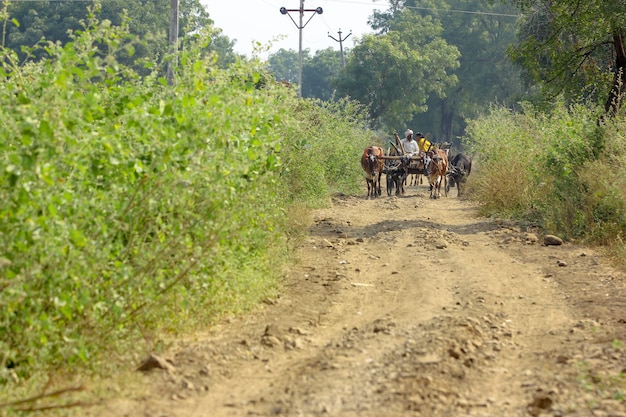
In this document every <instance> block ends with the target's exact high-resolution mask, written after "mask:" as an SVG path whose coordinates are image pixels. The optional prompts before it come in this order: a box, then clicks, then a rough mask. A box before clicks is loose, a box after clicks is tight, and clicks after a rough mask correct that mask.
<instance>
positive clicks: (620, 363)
mask: <svg viewBox="0 0 626 417" xmlns="http://www.w3.org/2000/svg"><path fill="white" fill-rule="evenodd" d="M476 213H477V212H476V208H475V207H474V206H473V205H472V204H471V203H469V202H467V201H462V200H460V199H458V198H457V197H456V190H454V189H453V190H452V192H451V195H450V196H448V197H443V198H441V199H439V200H431V199H429V198H428V192H427V188H426V187H425V186H418V187H409V188H408V190H407V195H406V196H403V197H399V198H398V197H391V198H389V197H387V196H386V195H384V196H383V197H381V198H378V199H375V200H367V199H365V198H364V195H360V196H336V197H335V198H334V199H333V205H332V207H331V208H328V209H323V210H319V211H317V212H315V213H314V221H313V224H312V226H311V236H310V238H309V239H308V240H307V241H306V242H305V243H304V244H303V246H302V248H301V260H300V262H299V263H298V264H297V265H294V266H293V268H292V269H291V270H290V271H289V273H288V274H287V275H286V276H285V290H284V293H283V294H282V295H281V297H280V298H278V299H276V300H267V303H266V304H265V305H264V306H263V307H262V308H259V309H258V311H255V312H254V313H253V314H250V315H248V316H246V317H241V318H237V319H233V320H230V321H229V322H225V323H223V324H221V325H220V326H217V327H216V328H214V329H211V330H210V331H209V332H207V333H206V334H198V335H195V336H194V337H193V338H190V339H189V340H186V341H180V343H179V345H178V347H177V348H176V349H174V350H172V351H171V352H169V353H168V354H167V355H164V359H167V360H168V361H169V362H168V364H167V366H166V368H167V369H155V370H152V371H150V372H145V373H141V376H140V378H141V382H142V383H141V386H142V387H143V388H142V389H141V390H139V391H138V392H136V393H124V394H121V395H120V396H119V397H118V399H116V400H115V401H106V402H105V405H103V406H101V407H96V408H93V409H91V412H93V413H94V415H99V416H132V417H134V416H159V417H164V416H169V417H174V416H180V417H182V416H185V417H191V416H198V417H200V416H216V417H219V416H248V415H255V416H294V417H295V416H341V417H347V416H363V417H381V416H527V415H532V416H538V415H551V416H607V417H608V416H615V417H617V416H620V417H625V416H626V400H625V397H626V378H625V376H624V374H625V373H626V347H625V346H626V345H624V344H623V343H622V342H626V293H625V291H624V289H625V287H626V276H625V274H624V273H621V272H616V271H613V270H611V268H609V267H608V266H607V264H606V263H605V261H604V260H603V259H602V258H601V257H600V256H599V255H597V254H596V253H594V252H593V251H592V250H590V249H587V248H583V247H577V246H573V245H570V244H567V243H566V244H563V245H560V246H545V245H543V236H539V235H537V234H536V232H535V231H533V230H522V229H520V228H519V227H517V226H515V225H513V224H510V223H506V222H499V221H496V220H492V219H484V218H479V217H478V216H477V214H476ZM620 341H621V342H620ZM138 374H140V373H139V372H138Z"/></svg>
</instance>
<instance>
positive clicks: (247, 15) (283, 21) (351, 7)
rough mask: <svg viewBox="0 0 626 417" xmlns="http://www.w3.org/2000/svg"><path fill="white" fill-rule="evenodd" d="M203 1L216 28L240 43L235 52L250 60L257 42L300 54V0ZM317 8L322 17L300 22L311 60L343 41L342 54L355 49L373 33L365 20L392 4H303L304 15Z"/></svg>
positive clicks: (337, 0) (326, 0)
mask: <svg viewBox="0 0 626 417" xmlns="http://www.w3.org/2000/svg"><path fill="white" fill-rule="evenodd" d="M201 2H202V4H204V5H205V6H206V8H207V10H208V12H209V16H210V18H211V19H212V20H213V22H214V23H215V26H216V27H218V28H220V29H222V31H223V34H224V35H226V36H228V37H229V38H230V39H231V40H236V43H235V47H234V49H235V52H237V53H240V54H245V55H247V56H248V57H251V56H252V54H253V50H254V48H253V46H252V44H253V42H260V43H261V44H262V45H265V46H267V45H269V44H270V43H271V45H272V46H271V48H270V53H271V52H276V51H277V50H279V49H281V48H284V49H287V50H289V49H291V50H294V51H296V52H297V51H298V50H299V42H300V40H299V37H300V30H299V29H298V26H299V24H300V14H299V12H298V11H299V9H300V0H201ZM281 7H285V8H286V9H288V10H294V11H290V12H288V14H287V15H283V14H281V13H280V8H281ZM318 7H321V8H322V10H323V13H322V14H317V13H315V12H304V17H303V21H302V24H303V25H304V28H303V29H302V49H303V50H305V49H309V50H310V51H311V55H314V54H315V51H317V50H320V49H326V48H333V49H336V50H339V48H340V42H339V41H340V40H341V43H342V44H343V48H344V49H345V48H352V47H353V46H354V41H355V40H356V39H359V38H360V37H361V36H362V35H363V34H365V33H372V32H373V31H372V28H370V27H369V26H368V24H367V20H368V18H369V16H371V14H372V12H373V11H374V10H380V11H385V10H387V8H388V2H387V0H377V1H375V2H374V1H372V0H304V9H305V10H308V9H317V8H318ZM290 17H291V18H293V20H294V21H295V23H294V21H292V20H291V18H290ZM309 18H310V20H309ZM307 21H308V23H307ZM339 31H341V36H340V35H339ZM351 32H352V33H351ZM328 35H331V36H332V37H334V38H335V39H332V38H330V37H329V36H328ZM279 36H283V37H284V39H283V40H280V41H278V40H274V39H275V38H277V37H279ZM259 57H261V58H267V52H261V53H260V54H259Z"/></svg>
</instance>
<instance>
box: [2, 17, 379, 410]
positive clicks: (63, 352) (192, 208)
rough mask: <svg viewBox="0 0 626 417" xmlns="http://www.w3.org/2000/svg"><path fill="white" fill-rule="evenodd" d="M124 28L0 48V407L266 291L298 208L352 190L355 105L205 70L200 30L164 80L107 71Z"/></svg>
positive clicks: (361, 140)
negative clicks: (24, 58)
mask: <svg viewBox="0 0 626 417" xmlns="http://www.w3.org/2000/svg"><path fill="white" fill-rule="evenodd" d="M127 35H128V31H127V28H125V27H124V26H121V27H116V26H112V25H110V24H109V23H108V22H106V21H103V22H97V21H96V20H95V18H94V17H93V16H92V17H91V18H90V20H89V23H88V24H87V25H86V27H85V29H84V30H82V31H79V32H76V33H75V34H74V35H73V37H72V39H71V41H70V42H68V43H66V44H64V45H61V44H52V43H41V44H39V45H38V46H36V47H35V48H34V49H33V52H34V51H37V55H45V58H44V59H40V60H37V61H33V62H27V63H25V64H21V63H19V62H18V57H17V55H16V54H15V53H14V52H13V51H11V50H9V49H2V50H1V51H0V54H1V56H0V59H1V63H2V66H1V67H0V75H1V76H2V78H3V83H2V86H1V87H0V118H1V119H2V120H3V123H2V124H1V126H0V201H2V205H1V206H0V386H1V387H3V388H2V389H0V403H3V402H6V401H9V400H10V399H11V398H12V395H15V391H14V390H19V391H20V392H21V393H22V394H21V396H22V397H23V396H27V394H28V392H30V391H35V392H39V391H38V390H37V387H42V386H43V384H49V383H50V380H49V378H50V377H51V376H52V375H57V376H58V374H59V372H61V373H62V375H60V376H58V377H59V378H62V379H65V378H69V379H68V381H71V380H72V378H71V375H74V374H75V373H77V374H80V373H83V372H96V373H100V372H107V369H106V368H105V365H106V364H115V365H114V366H115V367H117V366H118V365H119V364H120V363H122V364H127V365H128V366H131V367H132V366H136V365H137V362H138V360H139V359H140V358H143V355H145V353H146V352H149V351H158V350H159V349H160V348H161V347H162V343H163V338H162V337H161V335H167V334H177V333H180V332H185V331H192V330H194V329H198V328H203V327H205V326H207V325H209V324H211V323H213V322H214V321H215V320H216V319H218V318H220V317H224V316H225V315H229V314H238V313H241V312H242V311H245V310H246V309H248V308H249V307H250V306H253V305H255V304H256V303H258V302H260V301H261V300H263V299H266V298H269V297H273V296H275V295H276V292H277V291H278V289H279V288H280V284H281V282H280V280H281V275H282V266H283V265H284V263H285V262H286V261H287V260H289V256H290V254H291V249H292V248H293V245H294V242H297V239H298V238H299V237H300V236H302V235H303V228H304V227H306V226H308V224H307V223H306V219H305V218H303V213H306V210H307V209H308V208H310V207H316V206H321V205H324V204H327V203H328V196H329V194H330V193H333V192H344V193H355V192H360V187H361V186H362V175H361V172H360V166H359V159H358V157H355V155H357V154H358V153H359V152H360V150H362V149H363V148H364V147H365V146H366V144H369V143H371V139H372V138H371V137H369V136H368V133H367V132H366V130H365V122H364V120H363V119H362V117H361V115H360V112H361V109H360V108H359V107H358V106H356V105H355V104H354V103H351V102H349V101H340V102H337V103H332V104H329V103H321V102H317V101H313V100H298V99H297V97H296V92H295V90H294V89H292V88H286V87H285V86H283V85H282V84H278V83H276V82H274V80H273V77H272V76H271V74H269V73H268V72H267V71H266V70H265V69H263V67H262V65H261V64H260V63H259V62H255V61H238V62H236V63H235V64H233V65H231V66H230V67H228V69H220V68H218V66H217V65H216V62H217V59H216V57H215V56H214V54H211V53H207V52H206V50H205V49H204V46H205V45H206V44H207V43H208V41H209V38H208V37H204V36H201V35H199V36H197V39H196V42H194V43H193V44H188V45H187V46H186V50H185V52H184V53H182V54H181V55H180V56H179V62H180V65H179V66H178V67H177V70H176V71H177V73H176V82H175V84H174V85H173V86H170V85H168V83H167V82H166V80H165V79H164V78H163V77H162V76H161V75H159V74H160V72H159V68H158V67H157V66H156V64H155V63H151V62H149V61H146V64H147V65H148V66H147V68H150V65H152V70H151V72H150V73H149V74H148V75H145V76H139V75H138V74H137V72H136V71H135V70H134V69H132V68H131V67H129V66H126V65H124V64H122V63H121V62H119V61H118V60H117V58H116V57H117V56H119V55H121V54H126V55H132V53H133V46H132V43H129V42H126V41H125V40H126V39H127ZM348 138H349V139H350V140H348V141H347V140H346V139H348ZM17 408H19V407H17ZM5 411H6V408H5ZM0 413H1V412H0Z"/></svg>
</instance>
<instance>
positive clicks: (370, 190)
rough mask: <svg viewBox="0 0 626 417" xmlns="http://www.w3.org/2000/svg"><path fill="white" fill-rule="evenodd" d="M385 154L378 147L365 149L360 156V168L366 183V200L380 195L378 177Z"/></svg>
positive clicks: (380, 173)
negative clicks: (363, 172)
mask: <svg viewBox="0 0 626 417" xmlns="http://www.w3.org/2000/svg"><path fill="white" fill-rule="evenodd" d="M384 157H385V153H384V151H383V148H381V147H380V146H370V147H367V148H365V150H364V151H363V156H361V167H363V171H365V181H366V182H367V198H370V197H372V198H375V197H378V196H380V195H381V189H380V176H381V175H382V173H383V168H384V164H385V159H384Z"/></svg>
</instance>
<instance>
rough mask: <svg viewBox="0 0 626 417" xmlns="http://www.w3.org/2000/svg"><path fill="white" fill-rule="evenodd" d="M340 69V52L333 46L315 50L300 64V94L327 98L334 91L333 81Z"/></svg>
mask: <svg viewBox="0 0 626 417" xmlns="http://www.w3.org/2000/svg"><path fill="white" fill-rule="evenodd" d="M347 53H348V52H347V51H346V54H347ZM341 70H342V68H341V52H339V51H337V50H334V49H333V48H327V49H322V50H319V51H316V52H315V55H314V56H313V58H311V59H309V60H307V61H306V64H303V65H302V96H303V97H310V98H318V99H320V100H329V99H330V98H331V97H332V96H333V92H334V87H333V82H334V81H335V80H336V79H337V78H338V77H339V76H340V75H341Z"/></svg>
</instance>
